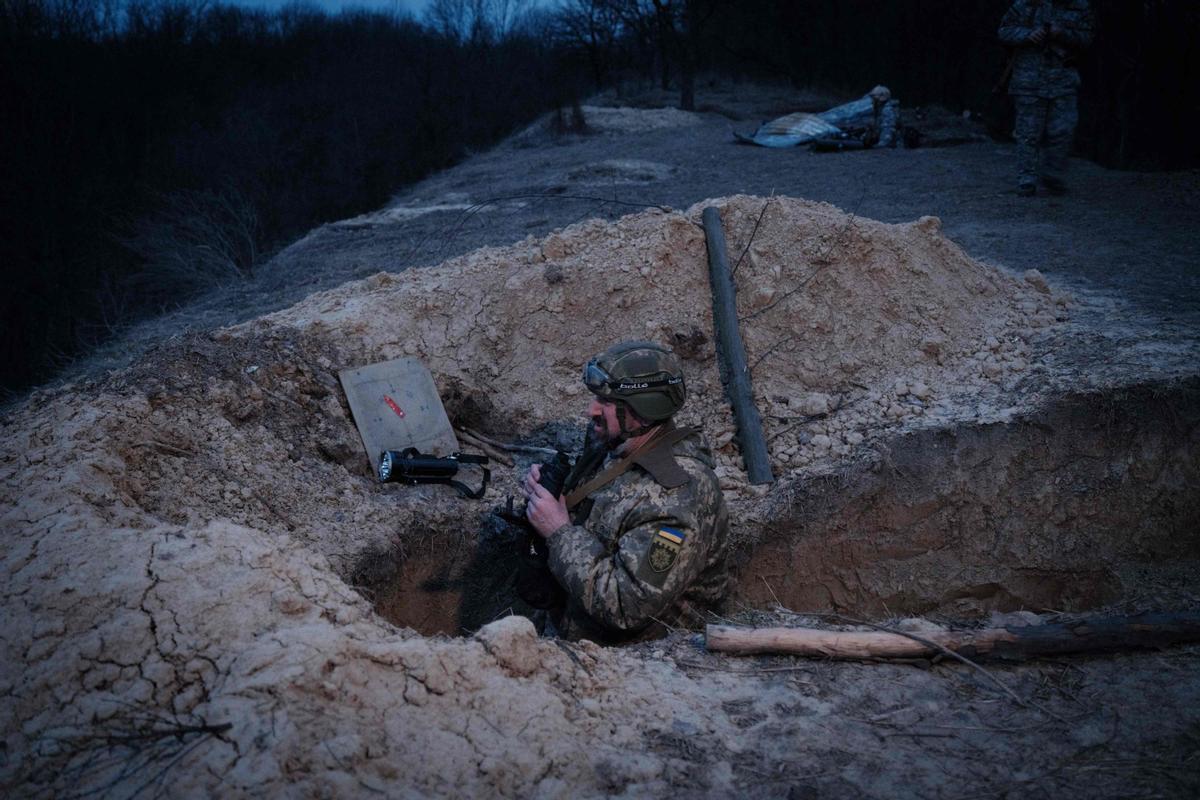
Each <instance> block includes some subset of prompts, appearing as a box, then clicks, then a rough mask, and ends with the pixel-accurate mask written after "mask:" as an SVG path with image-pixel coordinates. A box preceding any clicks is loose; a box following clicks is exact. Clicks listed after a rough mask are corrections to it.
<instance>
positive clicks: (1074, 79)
mask: <svg viewBox="0 0 1200 800" xmlns="http://www.w3.org/2000/svg"><path fill="white" fill-rule="evenodd" d="M1093 24H1094V23H1093V20H1092V9H1091V5H1090V4H1089V3H1088V2H1087V0H1016V2H1015V3H1013V4H1012V7H1011V8H1009V9H1008V13H1006V14H1005V15H1004V19H1003V20H1002V21H1001V22H1000V30H999V32H998V35H999V37H1000V41H1001V42H1002V43H1004V44H1006V45H1010V46H1012V47H1014V48H1015V49H1016V51H1015V54H1014V61H1013V69H1012V77H1011V78H1010V79H1009V83H1008V93H1009V94H1027V95H1035V96H1037V97H1062V96H1064V95H1068V94H1074V93H1075V91H1076V90H1077V89H1078V87H1079V72H1078V70H1076V69H1075V60H1076V58H1077V56H1078V55H1079V51H1080V50H1082V49H1083V48H1085V47H1087V46H1088V45H1089V44H1091V42H1092V28H1093ZM1047 25H1053V26H1054V27H1055V28H1056V29H1058V30H1059V31H1060V33H1059V35H1058V36H1056V37H1055V38H1054V39H1053V40H1051V39H1047V40H1046V41H1044V42H1042V44H1033V43H1032V42H1030V41H1029V36H1030V34H1032V33H1033V32H1034V31H1036V30H1038V29H1039V28H1044V27H1045V26H1047Z"/></svg>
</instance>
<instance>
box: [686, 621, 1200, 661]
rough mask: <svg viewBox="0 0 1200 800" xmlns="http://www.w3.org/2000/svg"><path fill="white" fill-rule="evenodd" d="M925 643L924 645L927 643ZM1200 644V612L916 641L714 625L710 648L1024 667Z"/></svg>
mask: <svg viewBox="0 0 1200 800" xmlns="http://www.w3.org/2000/svg"><path fill="white" fill-rule="evenodd" d="M922 640H924V641H922ZM1198 641H1200V612H1179V613H1174V614H1167V613H1157V614H1138V615H1136V616H1132V617H1079V618H1077V619H1073V620H1070V621H1066V622H1054V623H1050V624H1047V625H1029V626H1024V627H1011V628H981V629H978V630H961V631H920V632H915V633H913V635H912V637H909V636H905V635H903V634H900V633H888V632H883V631H829V630H818V629H815V628H735V627H731V626H728V625H709V626H708V628H707V629H706V630H705V645H706V646H707V647H708V649H709V650H714V651H718V652H723V653H734V654H741V655H746V654H751V653H777V654H787V655H797V656H813V657H817V658H842V659H861V658H919V657H926V656H933V655H937V654H938V653H939V652H941V648H945V649H947V650H951V651H953V652H955V653H959V654H960V655H963V656H968V657H971V658H974V657H977V656H980V657H987V656H990V657H992V658H1000V659H1009V660H1016V661H1020V660H1023V659H1026V658H1030V657H1032V656H1046V655H1062V654H1067V653H1094V652H1100V651H1105V650H1130V649H1135V648H1141V647H1164V646H1166V645H1171V644H1182V643H1184V642H1198Z"/></svg>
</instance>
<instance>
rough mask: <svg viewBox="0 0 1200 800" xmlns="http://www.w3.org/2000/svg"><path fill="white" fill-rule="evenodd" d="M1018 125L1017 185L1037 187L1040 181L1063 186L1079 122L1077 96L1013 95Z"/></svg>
mask: <svg viewBox="0 0 1200 800" xmlns="http://www.w3.org/2000/svg"><path fill="white" fill-rule="evenodd" d="M1013 100H1014V101H1015V103H1016V107H1017V123H1016V127H1015V128H1014V130H1013V135H1014V136H1015V137H1016V140H1017V166H1018V170H1019V172H1018V176H1017V182H1018V184H1021V185H1034V184H1036V183H1037V181H1038V178H1039V177H1040V178H1043V179H1044V180H1046V181H1047V182H1058V183H1061V181H1062V179H1063V176H1064V175H1065V174H1066V171H1067V155H1068V154H1069V153H1070V152H1071V140H1072V139H1073V138H1074V136H1075V123H1076V122H1077V121H1078V120H1079V112H1078V107H1077V105H1076V102H1075V95H1074V94H1068V95H1063V96H1062V97H1037V96H1034V95H1026V94H1018V95H1013Z"/></svg>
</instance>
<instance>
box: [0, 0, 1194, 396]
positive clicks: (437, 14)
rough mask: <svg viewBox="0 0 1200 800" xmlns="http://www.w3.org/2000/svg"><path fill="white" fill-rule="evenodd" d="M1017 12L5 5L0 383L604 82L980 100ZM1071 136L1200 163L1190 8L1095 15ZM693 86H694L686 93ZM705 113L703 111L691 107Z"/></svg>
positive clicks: (652, 5) (1086, 143)
mask: <svg viewBox="0 0 1200 800" xmlns="http://www.w3.org/2000/svg"><path fill="white" fill-rule="evenodd" d="M1008 5H1009V2H1008V0H971V2H963V0H796V1H795V2H784V1H783V0H737V1H736V2H735V1H734V0H561V2H560V3H559V4H557V5H552V6H548V7H547V6H546V5H545V4H541V5H537V4H534V3H532V2H531V0H432V2H431V4H430V6H429V8H428V9H427V10H426V12H425V14H424V16H423V18H422V20H421V21H416V20H413V19H408V18H405V17H402V16H392V15H381V14H371V13H366V12H351V13H343V14H341V15H338V16H329V15H326V14H324V13H322V12H320V11H318V10H316V9H315V8H313V7H306V6H303V5H293V6H288V7H285V8H284V9H283V10H281V11H278V12H274V13H265V12H261V11H250V10H245V9H241V8H238V7H234V6H222V5H210V4H208V3H204V2H199V0H0V119H2V120H3V124H0V153H3V156H2V157H0V263H2V264H3V279H4V283H5V288H6V291H5V292H4V294H3V295H2V296H3V300H2V301H0V313H3V315H4V335H3V338H2V339H0V386H3V387H5V388H6V389H7V390H8V391H15V390H19V389H21V388H22V387H25V386H28V385H31V384H32V383H35V382H37V381H40V380H43V379H45V378H47V377H49V376H50V375H52V374H53V372H54V371H55V369H57V368H58V367H60V366H61V365H62V364H64V363H65V362H67V361H68V360H70V359H71V358H72V357H73V356H75V355H77V354H79V353H80V352H84V351H86V350H87V349H88V348H89V347H91V346H93V345H94V344H96V343H98V342H100V341H102V340H104V339H105V338H107V337H109V336H111V335H113V334H114V333H115V332H117V331H119V330H120V329H121V328H122V327H123V326H125V325H127V324H129V323H130V322H131V321H134V320H137V319H139V318H141V317H144V316H146V315H147V314H151V313H156V312H158V311H160V310H162V309H165V308H169V307H171V306H173V305H177V304H179V303H181V302H184V301H186V300H187V299H188V298H189V297H190V296H192V295H193V294H194V293H195V292H197V291H202V290H204V289H207V288H211V287H213V286H219V285H223V284H228V283H233V282H237V281H242V280H245V279H247V278H249V277H252V276H253V274H254V270H255V269H256V267H258V266H259V265H260V264H261V263H262V262H263V260H264V259H266V258H267V257H269V256H270V254H271V253H272V252H274V251H275V250H276V249H278V247H279V246H280V245H281V244H283V243H285V242H287V241H288V240H289V239H290V238H293V237H295V236H297V235H299V234H301V233H303V232H304V231H306V230H307V229H309V228H310V227H312V226H313V225H315V224H319V223H321V222H323V221H327V220H332V219H338V218H343V217H346V216H349V215H353V214H356V213H361V212H362V211H364V210H368V209H371V208H375V207H378V206H379V205H380V204H382V203H383V202H384V201H385V200H386V199H387V197H388V196H389V195H390V194H392V193H394V192H395V191H397V190H398V189H399V188H401V187H402V186H403V185H405V184H406V183H409V182H412V181H414V180H417V179H419V178H421V177H423V176H425V175H427V174H429V173H430V172H432V171H434V170H438V169H441V168H444V167H446V166H448V165H450V164H452V163H454V162H455V161H456V160H458V159H460V158H461V157H463V155H464V154H466V153H468V152H470V151H471V150H473V149H478V148H482V147H486V146H488V145H490V144H491V143H493V142H495V141H496V140H498V139H499V138H500V137H502V136H504V135H506V134H507V133H508V132H510V131H511V130H513V129H514V128H515V127H516V126H518V125H521V124H523V123H525V122H527V121H529V120H531V119H532V118H533V117H535V116H536V115H537V114H539V113H541V112H543V111H545V110H548V109H551V108H555V107H559V108H562V107H563V106H564V105H566V104H569V103H572V102H575V101H577V100H578V98H579V97H581V96H582V95H583V94H584V93H586V92H587V91H589V90H590V89H593V88H611V87H617V88H622V89H624V88H631V86H630V85H631V84H632V85H633V87H632V88H635V89H636V88H639V87H644V86H646V85H660V86H662V87H663V88H666V89H670V90H672V91H678V93H679V95H678V96H679V104H680V106H681V107H683V108H694V107H695V106H696V104H697V101H696V92H697V90H696V85H697V81H698V80H701V79H702V78H707V77H710V76H718V77H721V76H723V77H726V78H735V79H736V78H745V79H770V80H776V81H780V80H782V81H787V82H790V83H791V84H792V85H794V86H796V87H797V88H818V89H828V90H832V91H834V92H838V93H842V94H843V95H845V96H846V97H847V98H849V97H853V96H857V95H859V94H861V93H863V92H865V91H866V90H867V89H869V88H870V87H872V86H873V85H875V84H877V83H882V84H885V85H887V86H889V87H891V89H892V90H893V92H894V94H895V95H896V96H898V97H899V98H900V99H901V101H902V103H903V104H904V105H906V106H914V105H927V104H933V103H937V104H941V105H945V106H948V107H950V108H951V109H953V110H955V111H962V110H965V109H970V110H973V111H979V110H982V109H985V108H987V107H989V105H995V104H994V102H993V100H994V98H992V96H991V90H992V88H993V86H994V85H995V83H996V81H997V79H998V78H999V76H1000V74H1001V72H1002V70H1003V66H1004V63H1005V60H1006V58H1007V54H1006V52H1005V50H1004V49H1003V48H1002V47H1001V46H1000V45H999V44H997V42H996V40H995V32H996V28H997V26H998V24H999V21H1000V18H1001V17H1002V16H1003V13H1004V11H1005V9H1006V8H1007V7H1008ZM1092 5H1093V8H1094V9H1095V11H1096V17H1097V38H1096V43H1095V45H1094V46H1093V47H1092V48H1091V49H1090V50H1089V51H1088V52H1087V53H1086V54H1085V55H1084V57H1083V60H1082V61H1081V64H1080V69H1081V72H1082V74H1083V76H1084V88H1083V90H1082V92H1081V95H1080V113H1081V120H1080V126H1079V132H1078V146H1079V149H1080V151H1081V152H1083V153H1084V154H1085V155H1087V156H1088V157H1090V158H1093V159H1095V160H1097V161H1098V162H1100V163H1102V164H1105V165H1108V166H1114V167H1135V168H1175V167H1181V166H1194V165H1196V163H1197V160H1198V159H1200V150H1198V149H1197V148H1196V147H1195V146H1194V144H1192V143H1191V138H1190V134H1191V128H1190V120H1191V119H1193V118H1195V116H1196V114H1197V112H1198V111H1200V109H1198V108H1197V105H1198V97H1200V88H1198V87H1200V84H1198V82H1197V81H1196V80H1195V77H1196V73H1197V66H1198V62H1200V48H1193V47H1191V43H1192V42H1193V41H1195V40H1196V38H1197V34H1200V3H1194V2H1190V0H1094V2H1093V4H1092ZM702 94H703V93H702V92H701V95H702ZM701 100H703V97H701Z"/></svg>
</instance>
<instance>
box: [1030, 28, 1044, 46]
mask: <svg viewBox="0 0 1200 800" xmlns="http://www.w3.org/2000/svg"><path fill="white" fill-rule="evenodd" d="M1029 41H1031V42H1033V43H1034V44H1041V43H1042V42H1044V41H1046V29H1045V28H1035V29H1034V31H1033V33H1031V34H1029Z"/></svg>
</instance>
